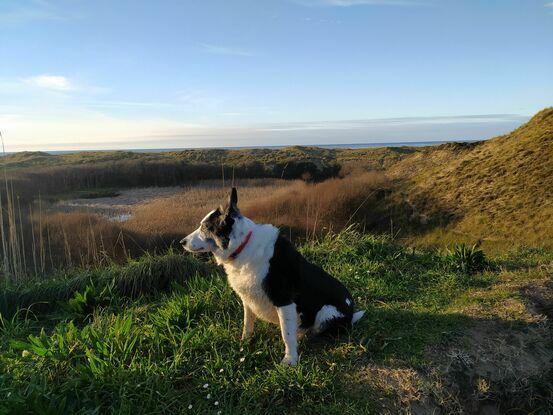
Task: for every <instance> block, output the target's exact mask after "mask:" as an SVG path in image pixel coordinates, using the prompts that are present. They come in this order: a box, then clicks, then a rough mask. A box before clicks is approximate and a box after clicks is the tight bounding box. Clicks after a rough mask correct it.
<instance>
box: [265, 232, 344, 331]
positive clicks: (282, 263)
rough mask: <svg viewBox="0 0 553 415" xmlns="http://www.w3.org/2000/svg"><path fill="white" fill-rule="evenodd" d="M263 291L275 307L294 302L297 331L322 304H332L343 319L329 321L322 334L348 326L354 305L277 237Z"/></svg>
mask: <svg viewBox="0 0 553 415" xmlns="http://www.w3.org/2000/svg"><path fill="white" fill-rule="evenodd" d="M263 290H264V291H265V293H266V294H267V297H269V299H270V300H271V302H272V303H273V304H274V305H275V306H276V307H283V306H285V305H288V304H291V303H296V307H297V312H298V314H299V315H300V319H301V321H300V327H301V328H304V329H307V328H309V327H311V326H313V324H314V322H315V317H316V315H317V312H318V311H319V310H320V309H321V308H322V307H323V306H324V305H332V306H334V307H336V309H337V310H338V311H339V312H340V313H342V314H343V317H340V318H336V319H334V320H333V321H332V322H329V323H328V325H327V327H326V328H325V331H327V332H328V331H334V330H333V329H339V328H342V327H349V326H351V319H352V315H353V305H354V304H353V299H352V297H351V294H350V293H349V291H348V289H347V288H346V287H345V286H344V285H343V284H342V283H341V282H340V281H338V280H337V279H335V278H334V277H332V276H331V275H329V274H328V273H327V272H325V271H324V270H323V269H322V268H320V267H318V266H317V265H314V264H312V263H310V262H309V261H307V260H306V259H305V258H304V257H303V256H302V255H301V254H300V253H299V252H298V251H297V250H296V249H295V248H294V246H293V245H292V243H291V242H290V241H289V240H288V239H286V238H285V237H283V236H281V235H279V236H278V238H277V240H276V242H275V248H274V253H273V257H272V258H271V260H270V262H269V272H268V273H267V275H266V276H265V279H264V280H263ZM346 299H347V300H349V305H348V304H347V303H346V302H345V300H346Z"/></svg>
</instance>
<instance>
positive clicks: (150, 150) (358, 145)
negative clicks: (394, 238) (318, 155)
mask: <svg viewBox="0 0 553 415" xmlns="http://www.w3.org/2000/svg"><path fill="white" fill-rule="evenodd" d="M474 141H480V140H450V141H399V142H394V143H346V144H289V145H282V146H242V147H205V148H202V149H203V150H216V149H219V150H247V149H256V148H269V149H280V148H286V147H292V146H300V147H321V148H348V149H360V148H376V147H405V146H408V147H424V146H436V145H439V144H445V143H470V142H474ZM198 149H200V148H197V147H180V148H138V149H111V150H66V151H46V153H49V154H70V153H79V152H82V151H117V150H121V151H132V152H135V153H167V152H172V151H183V150H198Z"/></svg>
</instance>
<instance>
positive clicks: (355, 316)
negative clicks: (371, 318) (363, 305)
mask: <svg viewBox="0 0 553 415" xmlns="http://www.w3.org/2000/svg"><path fill="white" fill-rule="evenodd" d="M364 314H365V310H361V311H357V312H355V313H353V317H352V318H351V324H355V323H357V322H358V321H359V320H361V318H363V315H364Z"/></svg>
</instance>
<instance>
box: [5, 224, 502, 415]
mask: <svg viewBox="0 0 553 415" xmlns="http://www.w3.org/2000/svg"><path fill="white" fill-rule="evenodd" d="M302 251H303V253H304V254H305V255H306V256H307V257H308V258H310V259H311V260H313V261H314V262H316V263H318V264H320V265H321V266H323V267H324V268H325V269H326V270H327V271H329V272H331V273H332V274H333V275H335V276H336V277H337V278H339V279H340V280H341V281H343V282H344V283H345V284H346V285H347V286H348V287H349V288H350V290H351V292H352V294H353V296H354V299H355V300H356V302H357V308H363V309H366V310H367V311H368V312H367V314H366V317H365V318H364V319H363V320H362V321H361V322H360V323H359V324H358V325H357V326H356V327H355V328H354V329H353V330H352V331H351V332H350V333H349V334H347V335H344V336H342V337H341V338H339V339H333V340H329V339H319V340H311V341H307V342H302V343H301V345H300V352H301V358H300V364H299V365H298V366H297V367H294V368H289V367H282V366H280V365H279V364H278V362H280V359H281V357H282V354H283V346H282V342H281V340H280V335H279V332H278V329H277V327H276V326H271V325H269V324H265V323H260V322H258V323H256V331H255V335H254V338H253V340H252V341H251V342H250V343H249V344H244V343H241V342H240V341H239V336H240V332H241V329H240V325H241V316H242V311H241V305H240V303H239V300H238V298H237V297H236V295H235V294H234V293H233V292H232V291H231V289H230V288H229V287H228V285H227V283H226V281H225V280H224V278H223V277H222V275H221V273H219V272H217V271H216V270H215V269H214V268H213V267H212V266H211V265H204V264H202V263H200V262H198V261H197V260H196V259H194V258H191V257H190V256H183V255H178V254H175V253H169V254H167V255H164V256H157V257H154V256H147V257H145V258H143V259H141V260H139V261H134V262H132V263H130V264H128V265H126V266H123V267H112V268H109V269H106V270H95V271H79V272H76V274H75V275H68V276H64V277H63V278H62V277H60V278H58V279H55V280H53V281H54V282H52V283H50V284H53V285H55V286H56V287H57V288H56V289H53V288H51V287H50V286H48V288H41V287H42V285H41V284H38V283H34V284H30V285H29V286H27V287H17V288H14V287H12V288H11V289H10V290H8V291H7V292H10V293H11V294H10V295H11V296H13V297H16V298H19V297H17V295H18V294H17V293H19V295H20V296H21V297H20V298H25V302H22V303H20V307H19V309H16V308H15V307H14V306H13V300H12V301H11V302H5V303H4V305H3V309H2V310H3V311H2V314H1V316H2V317H1V318H0V397H1V399H0V413H37V414H39V413H40V414H61V413H81V414H91V413H118V414H127V413H128V414H131V413H132V414H138V413H144V414H146V413H147V414H174V413H198V414H217V413H219V411H221V412H220V413H221V414H237V413H248V414H281V413H291V414H364V413H380V412H381V409H382V402H383V401H385V400H389V399H395V397H394V395H393V393H392V395H390V391H387V390H384V389H382V388H380V387H378V385H377V384H375V383H373V382H370V381H362V380H360V378H359V376H358V374H359V373H361V372H362V371H363V370H364V368H366V367H367V365H369V364H371V365H375V364H376V365H383V366H385V367H390V368H398V367H399V368H405V367H409V368H414V369H416V370H418V369H420V368H423V367H424V366H425V365H426V364H427V363H428V362H427V355H426V353H425V350H426V348H427V347H429V346H432V345H434V346H435V345H440V344H445V343H447V342H449V341H451V339H454V338H455V336H457V335H458V333H459V332H460V331H462V330H463V329H464V328H465V327H467V326H468V325H469V324H470V318H469V317H467V316H466V315H464V314H462V313H460V312H459V309H458V302H459V299H460V298H463V301H464V303H467V302H470V301H469V300H467V298H466V295H467V293H469V292H472V291H474V290H478V289H483V290H487V289H489V288H490V287H492V286H493V285H494V284H495V283H496V282H497V280H498V278H499V277H498V274H497V273H496V272H495V271H486V272H485V273H477V274H472V273H471V274H468V273H465V272H464V271H463V268H462V267H459V266H458V264H456V263H452V261H453V260H452V259H451V258H450V257H448V256H447V254H443V255H442V254H440V253H439V252H437V251H435V252H418V251H412V250H407V249H405V248H402V247H399V246H396V245H395V244H393V243H392V242H391V241H389V240H388V239H386V238H383V237H374V236H371V235H365V234H359V233H358V232H356V231H355V230H353V229H349V230H347V231H345V232H343V233H341V234H339V235H335V236H328V237H326V238H324V239H322V240H319V241H312V242H309V243H308V244H307V245H305V246H303V248H302ZM75 281H78V283H77V282H75ZM91 284H93V285H94V287H95V289H89V290H88V291H87V288H86V287H87V286H90V285H91ZM63 287H70V288H65V289H63ZM85 292H86V293H87V294H86V295H85ZM22 293H25V294H24V295H23V294H22ZM33 297H34V301H33V300H32V298H33ZM85 297H86V298H85ZM83 298H85V299H84V300H83ZM71 299H73V305H72V302H71V301H72V300H71ZM45 301H46V302H47V303H48V304H49V305H57V306H54V307H52V306H49V307H43V308H38V307H37V306H36V305H32V303H43V302H45ZM75 302H77V303H79V304H81V305H82V304H86V305H87V306H86V307H84V308H82V307H80V306H75V304H74V303H75ZM6 304H10V305H9V306H7V305H6ZM88 306H90V307H89V308H87V307H88ZM89 312H90V315H88V316H83V314H85V313H89ZM83 317H85V318H83ZM189 406H191V407H190V408H191V409H189Z"/></svg>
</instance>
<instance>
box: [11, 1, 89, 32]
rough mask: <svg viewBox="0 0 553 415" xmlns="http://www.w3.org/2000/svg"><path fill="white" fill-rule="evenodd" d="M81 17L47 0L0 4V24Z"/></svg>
mask: <svg viewBox="0 0 553 415" xmlns="http://www.w3.org/2000/svg"><path fill="white" fill-rule="evenodd" d="M82 17H83V16H82V15H80V14H76V13H74V12H69V11H67V10H65V9H62V8H61V7H57V6H56V5H54V4H52V2H50V1H47V0H30V1H26V2H25V1H14V2H3V4H0V26H6V25H16V24H22V23H28V22H34V21H38V20H52V21H64V20H71V19H80V18H82Z"/></svg>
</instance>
